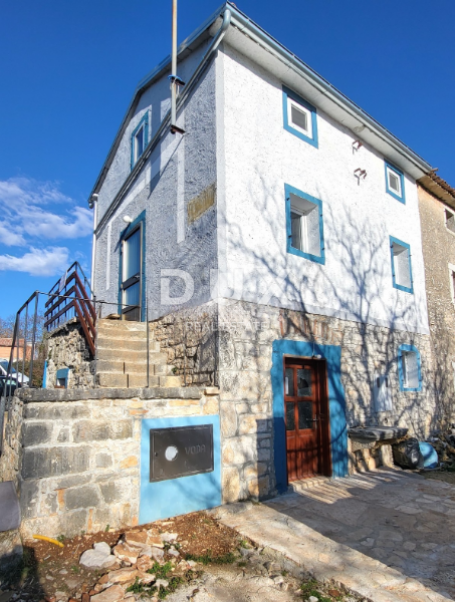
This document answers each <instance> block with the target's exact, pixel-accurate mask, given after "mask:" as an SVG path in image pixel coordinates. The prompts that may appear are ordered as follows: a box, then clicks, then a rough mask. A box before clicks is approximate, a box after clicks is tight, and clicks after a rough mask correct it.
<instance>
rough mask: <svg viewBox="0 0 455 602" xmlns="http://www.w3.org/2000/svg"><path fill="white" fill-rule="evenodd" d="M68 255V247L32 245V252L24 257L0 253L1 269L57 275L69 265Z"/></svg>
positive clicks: (32, 274)
mask: <svg viewBox="0 0 455 602" xmlns="http://www.w3.org/2000/svg"><path fill="white" fill-rule="evenodd" d="M68 255H69V252H68V249H67V248H66V247H49V248H47V249H35V248H33V247H32V248H31V249H30V252H29V253H25V254H24V255H22V257H13V256H12V255H0V271H2V270H3V271H7V270H11V271H15V272H27V273H28V274H30V275H31V276H56V275H60V274H62V273H63V272H64V271H65V269H66V268H67V267H68Z"/></svg>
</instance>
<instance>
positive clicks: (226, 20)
mask: <svg viewBox="0 0 455 602" xmlns="http://www.w3.org/2000/svg"><path fill="white" fill-rule="evenodd" d="M231 17H232V13H231V10H230V9H229V8H227V9H226V10H225V11H224V14H223V23H222V24H221V26H220V28H219V30H218V31H217V33H216V35H215V37H214V38H213V40H212V43H211V44H210V46H209V47H208V49H207V52H206V53H205V54H204V56H203V58H202V60H201V62H200V63H199V65H198V66H197V67H196V70H195V72H194V73H193V75H192V76H191V78H190V80H189V82H188V83H187V84H186V86H185V87H184V88H183V91H182V92H181V93H180V94H179V96H178V98H177V103H176V113H178V111H179V109H180V108H181V106H182V105H183V104H184V102H185V100H186V99H187V97H188V96H189V94H190V92H191V90H192V89H193V87H194V85H195V84H196V82H197V81H198V79H199V77H200V75H201V74H202V72H203V70H204V69H205V67H206V66H207V64H208V62H209V60H210V59H211V58H212V54H214V52H215V51H216V50H217V48H218V46H219V45H220V43H221V41H222V40H223V38H224V36H225V34H226V31H227V29H228V27H229V25H230V24H231ZM171 114H172V110H171V109H169V111H168V112H167V113H166V115H165V117H164V119H163V121H162V122H161V124H160V127H159V128H158V131H157V132H156V134H155V136H154V137H153V138H152V140H150V142H149V144H148V145H147V148H146V149H145V151H144V153H143V155H142V157H141V158H140V159H139V160H138V162H137V163H136V165H135V166H134V168H133V171H132V172H131V173H130V175H129V176H128V178H127V179H126V181H125V182H124V184H123V186H122V187H121V188H120V190H119V191H118V193H117V196H116V197H115V199H114V200H113V202H112V204H111V206H110V207H109V209H108V210H107V211H106V213H105V214H104V215H103V217H102V218H101V219H100V221H99V224H98V225H97V226H96V229H95V231H94V234H95V235H96V234H98V233H99V231H100V230H101V228H102V227H103V226H104V224H105V223H106V221H107V220H108V219H109V218H110V217H111V216H112V214H113V213H114V211H115V210H116V209H117V208H118V206H119V205H120V203H121V201H122V199H123V197H124V196H125V194H126V192H127V190H128V188H129V187H130V184H131V183H132V182H133V181H134V180H135V179H136V177H137V176H138V175H139V173H140V172H141V170H142V168H143V167H144V165H145V163H146V162H147V161H148V159H149V157H150V155H151V154H152V152H153V151H154V149H155V147H156V146H157V145H158V143H159V141H160V139H161V137H162V135H163V133H165V132H166V131H167V129H168V127H169V125H170V122H171Z"/></svg>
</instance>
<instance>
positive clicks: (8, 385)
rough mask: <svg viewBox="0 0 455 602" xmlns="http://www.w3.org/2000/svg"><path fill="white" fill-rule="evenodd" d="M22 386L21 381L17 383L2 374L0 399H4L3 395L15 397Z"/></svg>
mask: <svg viewBox="0 0 455 602" xmlns="http://www.w3.org/2000/svg"><path fill="white" fill-rule="evenodd" d="M20 386H21V383H20V381H19V382H17V381H16V380H13V379H7V378H6V376H3V375H2V374H0V397H3V395H8V396H10V395H14V391H15V390H16V389H19V388H20Z"/></svg>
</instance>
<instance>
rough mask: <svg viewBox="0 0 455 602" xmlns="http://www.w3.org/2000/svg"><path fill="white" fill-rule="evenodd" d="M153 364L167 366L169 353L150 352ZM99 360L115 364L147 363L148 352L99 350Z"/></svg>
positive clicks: (97, 353)
mask: <svg viewBox="0 0 455 602" xmlns="http://www.w3.org/2000/svg"><path fill="white" fill-rule="evenodd" d="M149 358H150V363H151V364H167V353H160V352H159V351H150V354H149ZM96 359H97V360H109V361H114V362H126V361H128V362H132V363H134V364H135V363H136V362H144V363H145V362H146V361H147V352H146V350H145V349H144V350H143V351H131V350H130V351H126V350H123V351H122V350H118V349H99V348H97V350H96Z"/></svg>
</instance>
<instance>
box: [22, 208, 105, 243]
mask: <svg viewBox="0 0 455 602" xmlns="http://www.w3.org/2000/svg"><path fill="white" fill-rule="evenodd" d="M92 220H93V217H92V212H91V211H90V210H89V209H86V208H84V207H75V208H74V209H73V210H72V211H71V212H70V215H69V216H61V215H57V214H55V213H49V212H47V211H41V210H40V209H37V210H35V211H32V212H31V214H30V216H29V217H28V218H27V221H26V222H25V223H24V225H23V227H22V229H23V231H24V232H26V233H27V234H28V235H30V236H37V237H39V238H47V239H49V238H50V239H55V238H82V237H84V236H88V235H89V234H91V232H92V229H93V223H92Z"/></svg>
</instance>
